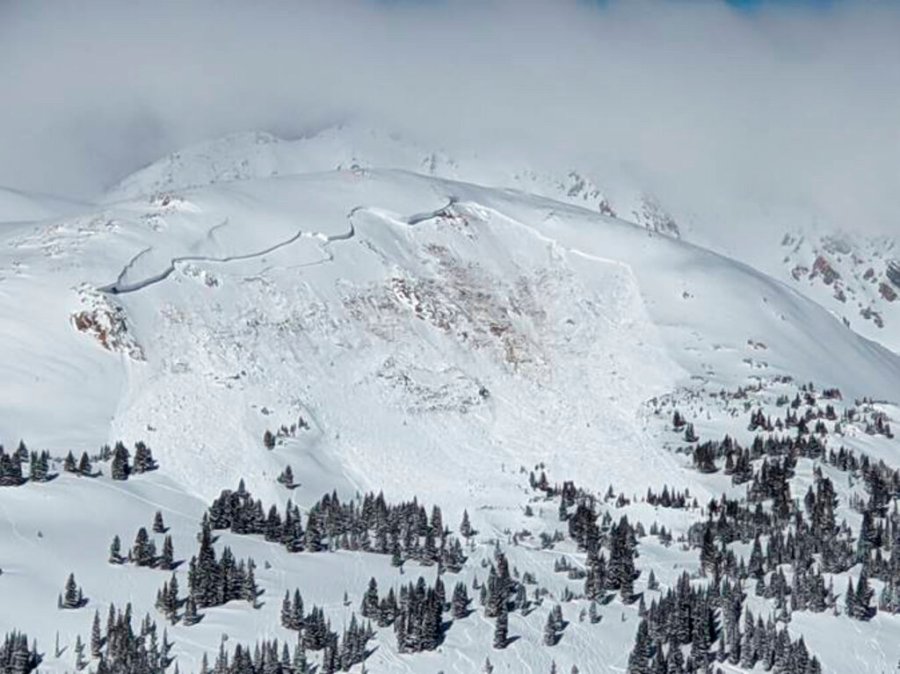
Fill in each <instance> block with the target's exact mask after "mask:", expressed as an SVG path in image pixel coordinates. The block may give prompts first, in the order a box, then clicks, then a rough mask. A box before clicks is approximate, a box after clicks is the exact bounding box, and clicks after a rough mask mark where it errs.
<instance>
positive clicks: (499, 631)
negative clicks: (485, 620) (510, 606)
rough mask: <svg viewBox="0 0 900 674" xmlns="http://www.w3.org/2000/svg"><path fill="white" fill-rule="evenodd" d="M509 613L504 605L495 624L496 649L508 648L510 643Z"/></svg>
mask: <svg viewBox="0 0 900 674" xmlns="http://www.w3.org/2000/svg"><path fill="white" fill-rule="evenodd" d="M508 633H509V611H508V610H507V608H506V605H505V604H504V605H503V607H502V608H501V609H500V613H498V614H497V620H496V622H495V623H494V648H498V649H503V648H506V644H507V643H508V642H509V634H508Z"/></svg>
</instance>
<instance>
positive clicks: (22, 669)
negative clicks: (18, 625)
mask: <svg viewBox="0 0 900 674" xmlns="http://www.w3.org/2000/svg"><path fill="white" fill-rule="evenodd" d="M40 664H41V656H40V654H39V653H38V650H37V644H34V645H32V646H29V645H28V636H27V635H26V634H24V633H22V632H8V633H7V634H6V636H4V638H3V643H2V644H0V672H3V673H4V674H29V672H33V671H34V670H35V669H37V668H38V665H40Z"/></svg>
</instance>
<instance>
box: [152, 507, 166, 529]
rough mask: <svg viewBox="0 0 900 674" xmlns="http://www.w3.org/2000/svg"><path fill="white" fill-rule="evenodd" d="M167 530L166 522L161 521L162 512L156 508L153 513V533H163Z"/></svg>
mask: <svg viewBox="0 0 900 674" xmlns="http://www.w3.org/2000/svg"><path fill="white" fill-rule="evenodd" d="M166 531H168V530H167V529H166V524H165V522H163V515H162V512H161V511H159V510H157V511H156V514H155V515H153V533H155V534H164V533H166Z"/></svg>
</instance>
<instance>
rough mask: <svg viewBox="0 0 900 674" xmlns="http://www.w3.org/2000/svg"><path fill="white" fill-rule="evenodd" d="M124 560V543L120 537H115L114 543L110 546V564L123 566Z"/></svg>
mask: <svg viewBox="0 0 900 674" xmlns="http://www.w3.org/2000/svg"><path fill="white" fill-rule="evenodd" d="M123 561H124V560H123V559H122V541H121V540H119V537H118V536H113V539H112V543H110V544H109V563H110V564H121V563H122V562H123Z"/></svg>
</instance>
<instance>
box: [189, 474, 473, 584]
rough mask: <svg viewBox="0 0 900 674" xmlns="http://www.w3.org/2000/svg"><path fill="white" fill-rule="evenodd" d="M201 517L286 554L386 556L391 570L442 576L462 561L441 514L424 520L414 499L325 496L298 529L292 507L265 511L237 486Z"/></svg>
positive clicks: (299, 517) (297, 514)
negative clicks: (433, 570)
mask: <svg viewBox="0 0 900 674" xmlns="http://www.w3.org/2000/svg"><path fill="white" fill-rule="evenodd" d="M207 514H208V522H209V525H210V526H211V527H212V528H213V529H230V530H231V531H232V532H234V533H236V534H252V535H261V536H264V537H265V538H266V540H269V541H273V542H278V543H281V544H282V545H283V546H284V547H285V548H286V549H287V550H288V551H290V552H301V551H307V552H320V551H322V550H335V549H341V550H364V551H367V552H374V553H378V554H389V555H391V556H392V562H393V564H394V565H395V566H400V565H401V564H402V563H403V562H404V561H406V560H410V559H412V560H416V561H418V562H420V563H421V564H425V565H429V564H435V563H436V564H439V565H440V566H441V568H442V569H444V570H447V571H458V570H459V569H461V568H462V565H463V563H465V559H466V558H465V554H464V552H463V548H462V544H461V543H460V542H459V539H457V538H455V537H454V536H451V535H450V532H449V529H447V528H446V527H445V526H444V523H443V517H442V515H441V509H440V508H438V507H437V506H434V507H433V508H432V510H431V518H430V519H429V517H428V514H427V511H426V510H425V507H424V506H422V505H420V504H419V503H418V502H417V501H416V500H415V499H413V500H412V501H408V502H403V503H399V504H396V505H394V504H388V503H387V502H386V501H385V499H384V496H383V495H382V494H377V495H375V494H366V495H365V496H364V497H363V499H362V502H359V503H358V502H357V501H356V500H350V501H348V502H347V503H343V502H341V500H340V498H338V496H337V494H336V493H332V494H326V495H325V496H323V497H322V498H321V499H320V500H319V501H318V502H317V503H315V504H314V505H313V506H312V507H311V508H310V509H309V512H308V514H307V516H306V526H305V527H304V526H303V517H302V514H301V513H300V509H299V508H298V507H297V506H296V505H293V504H291V503H290V502H289V503H288V505H287V507H286V508H285V512H284V515H282V514H281V512H279V510H278V508H277V507H276V506H274V505H273V506H271V507H270V508H269V509H268V511H266V509H265V508H264V506H263V504H262V501H260V500H255V499H254V498H253V497H252V495H251V494H250V493H249V492H248V491H247V489H246V487H245V486H244V483H243V480H242V481H241V483H240V484H239V486H238V488H237V490H236V491H231V490H228V489H226V490H224V491H223V492H222V493H221V494H220V495H219V497H218V498H217V499H215V501H213V503H212V505H211V506H210V508H209V511H208V513H207Z"/></svg>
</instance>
